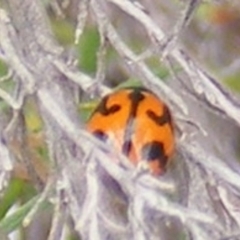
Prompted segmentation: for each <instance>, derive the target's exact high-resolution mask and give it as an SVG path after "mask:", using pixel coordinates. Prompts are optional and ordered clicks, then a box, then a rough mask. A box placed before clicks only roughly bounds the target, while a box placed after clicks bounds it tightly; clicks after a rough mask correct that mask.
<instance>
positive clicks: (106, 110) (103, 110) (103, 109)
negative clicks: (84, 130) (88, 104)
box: [94, 96, 121, 116]
mask: <svg viewBox="0 0 240 240" xmlns="http://www.w3.org/2000/svg"><path fill="white" fill-rule="evenodd" d="M109 97H110V96H106V97H104V98H103V99H102V101H101V102H100V103H99V105H98V106H97V108H96V110H95V112H94V114H95V113H96V112H98V113H100V114H102V115H104V116H108V115H110V114H113V113H116V112H118V111H119V110H120V109H121V106H120V105H119V104H113V105H112V106H110V107H107V102H108V99H109Z"/></svg>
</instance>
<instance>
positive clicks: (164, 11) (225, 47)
mask: <svg viewBox="0 0 240 240" xmlns="http://www.w3.org/2000/svg"><path fill="white" fill-rule="evenodd" d="M43 2H44V4H45V7H46V10H47V14H48V17H49V20H50V23H51V27H52V30H53V33H54V35H55V37H56V39H57V41H58V42H59V44H60V45H62V46H63V47H64V48H65V49H66V52H67V53H69V54H74V56H75V57H76V58H77V60H78V66H79V69H80V70H81V71H83V72H85V73H87V74H89V75H91V76H94V74H95V73H96V69H97V51H98V48H99V45H100V37H99V33H98V30H97V27H96V26H95V24H94V17H93V16H89V19H88V24H87V26H86V28H85V30H84V32H83V34H82V37H81V38H80V41H79V43H77V44H74V34H75V26H76V23H77V14H78V12H77V9H78V8H77V5H78V1H77V0H72V1H69V4H68V5H66V6H62V8H61V10H60V11H59V10H58V9H57V8H56V5H54V4H53V3H54V1H50V0H45V1H43ZM64 2H66V1H56V3H58V6H61V4H63V3H64ZM140 2H141V3H142V5H143V6H145V7H146V11H147V12H148V13H149V14H150V15H151V16H152V17H153V19H154V20H155V21H156V22H157V23H158V24H159V25H160V26H161V27H162V28H163V29H164V30H165V31H166V32H169V29H173V28H174V26H175V24H176V23H177V21H178V19H179V18H178V17H179V16H180V15H181V12H182V9H183V7H184V1H177V0H171V1H159V0H155V1H148V0H142V1H140ZM109 14H110V15H111V17H112V19H113V23H114V25H115V26H116V28H117V29H118V31H119V33H120V34H121V36H122V38H123V39H124V40H125V41H126V42H127V43H128V44H129V46H130V47H131V48H132V49H133V50H134V51H135V52H137V53H140V52H143V51H144V50H145V49H149V48H150V46H149V43H148V41H147V37H146V33H145V32H144V31H143V29H141V27H140V26H138V25H137V23H136V22H134V20H133V19H131V18H130V17H129V16H126V14H124V13H122V12H120V11H119V10H117V9H116V8H113V7H111V8H110V12H109ZM180 44H181V45H182V47H183V48H184V49H185V50H186V51H187V52H188V53H189V54H190V55H191V56H193V58H194V59H196V61H198V62H199V63H200V65H202V66H203V67H204V68H206V69H208V71H209V72H210V73H211V74H213V75H214V76H215V77H216V78H217V79H218V80H219V81H221V82H222V83H224V84H225V85H226V86H228V87H229V88H231V89H232V90H234V91H235V92H236V93H239V92H240V80H239V75H240V58H239V56H240V1H216V2H215V1H214V2H211V1H205V2H204V3H202V4H201V5H200V7H199V8H198V9H197V11H196V12H195V14H194V16H193V19H192V21H191V23H190V24H189V26H188V27H187V28H186V29H185V30H184V31H183V32H182V33H181V37H180ZM147 64H148V65H149V66H150V67H151V69H152V71H153V72H154V73H155V74H156V75H158V76H160V77H161V78H162V79H164V80H165V81H167V80H168V78H169V77H171V76H170V72H169V70H168V68H167V66H165V65H164V63H163V62H161V61H160V60H159V59H157V58H154V57H151V58H149V59H148V60H147ZM7 72H8V69H7V66H6V64H4V63H3V62H2V61H0V77H3V76H4V75H5V74H6V73H7ZM105 84H106V85H108V86H111V87H116V88H118V87H123V86H129V85H130V86H133V85H138V84H139V82H138V80H137V79H135V78H133V77H129V76H128V74H127V72H126V71H125V70H124V68H123V65H122V62H121V61H120V59H119V57H118V56H117V54H116V52H115V51H114V50H113V49H111V47H109V48H108V50H107V66H106V80H105ZM13 86H14V83H13V82H12V81H11V79H10V80H8V81H2V82H0V87H1V88H3V89H5V90H8V91H9V92H12V91H13ZM95 105H96V101H92V100H90V101H89V100H86V101H85V100H84V101H81V102H80V103H79V112H80V116H81V117H82V119H83V120H84V121H85V120H86V119H87V118H88V117H89V115H90V114H91V111H92V109H93V108H94V106H95ZM0 109H1V111H6V112H9V114H11V111H10V109H9V108H8V106H7V105H6V104H5V103H4V102H3V101H2V100H0ZM24 117H25V122H26V127H27V132H28V139H29V146H31V148H32V156H33V159H35V160H34V164H35V167H36V168H38V170H39V169H41V168H43V169H44V170H39V171H40V172H41V171H43V172H44V171H45V172H46V171H47V170H46V169H45V168H46V165H45V163H46V162H47V160H48V153H47V149H46V145H45V143H44V140H43V139H44V136H43V124H42V122H41V118H40V116H39V115H38V111H37V108H36V106H35V105H34V103H32V102H31V101H30V102H28V103H27V104H26V105H25V108H24ZM44 162H45V163H44ZM38 170H37V171H38ZM40 175H41V174H40ZM42 175H44V176H45V177H46V173H43V174H42ZM43 178H44V177H43ZM43 181H44V180H43ZM36 199H37V191H36V190H35V188H34V186H33V184H32V182H31V181H30V178H29V176H27V171H26V169H21V166H20V167H19V169H18V170H17V171H16V173H15V176H13V178H12V180H11V183H10V185H9V186H8V189H7V190H6V192H5V194H4V196H3V197H2V198H1V200H0V229H1V228H2V229H4V230H6V231H7V232H11V231H13V230H14V229H16V228H19V227H20V226H21V222H22V220H23V219H24V217H25V216H26V214H27V213H28V212H29V210H30V209H31V207H32V206H33V204H34V202H35V201H36ZM15 204H21V205H22V206H21V207H20V208H17V210H15V211H13V212H12V210H11V208H12V207H13V206H14V205H15ZM48 207H49V206H48ZM45 209H46V207H45ZM48 209H49V208H48ZM10 210H11V212H12V213H9V211H10ZM25 237H26V236H25ZM22 239H25V238H22ZM69 239H74V237H72V236H69Z"/></svg>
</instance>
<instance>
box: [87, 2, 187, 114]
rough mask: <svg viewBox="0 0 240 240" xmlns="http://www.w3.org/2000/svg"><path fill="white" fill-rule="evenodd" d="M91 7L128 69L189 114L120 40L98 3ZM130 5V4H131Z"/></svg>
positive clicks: (179, 99)
mask: <svg viewBox="0 0 240 240" xmlns="http://www.w3.org/2000/svg"><path fill="white" fill-rule="evenodd" d="M91 3H92V4H91V7H92V9H93V10H94V13H95V15H96V18H97V20H98V22H100V23H99V24H105V29H106V35H107V38H108V39H109V41H110V42H111V44H112V45H113V47H114V48H115V49H116V50H117V52H118V53H119V55H120V56H121V57H122V58H123V59H124V60H125V62H126V64H127V66H128V68H129V69H130V70H131V73H132V74H133V75H137V76H138V77H139V78H140V79H142V80H143V81H144V82H145V83H146V84H147V85H148V86H149V87H150V88H151V89H152V90H153V91H154V92H155V93H156V94H159V92H158V91H156V86H157V87H158V90H159V91H160V92H161V93H162V94H161V95H162V96H164V97H165V98H166V100H168V101H170V102H171V103H172V104H174V106H176V107H177V108H178V109H180V110H181V111H182V112H183V113H185V114H186V113H187V108H186V105H185V104H184V102H183V101H182V99H181V97H179V96H178V95H177V94H176V93H175V92H174V91H172V90H171V89H170V88H169V87H168V86H167V85H166V84H165V83H164V82H163V81H160V79H159V78H158V77H156V76H155V75H154V74H153V73H152V71H151V70H150V69H149V68H148V67H147V66H146V64H145V63H144V62H143V61H139V57H138V56H137V55H135V54H134V53H133V52H132V51H131V50H130V48H129V47H128V46H127V45H126V44H125V43H124V41H123V40H122V39H121V38H120V36H119V35H118V33H117V31H116V30H115V28H114V27H113V25H112V24H111V23H110V21H109V20H108V18H107V15H106V14H105V12H104V9H102V7H101V5H100V4H99V2H98V1H95V0H92V1H91ZM129 3H130V2H129Z"/></svg>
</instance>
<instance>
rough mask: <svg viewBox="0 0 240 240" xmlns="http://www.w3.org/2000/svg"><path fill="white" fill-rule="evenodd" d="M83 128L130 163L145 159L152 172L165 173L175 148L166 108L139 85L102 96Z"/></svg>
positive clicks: (155, 173)
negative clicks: (109, 143)
mask: <svg viewBox="0 0 240 240" xmlns="http://www.w3.org/2000/svg"><path fill="white" fill-rule="evenodd" d="M87 129H88V130H89V131H90V132H92V133H93V134H94V135H95V136H96V137H98V138H99V139H101V140H103V141H110V142H111V143H112V144H113V146H114V147H115V148H116V150H117V151H120V152H122V153H123V154H124V155H125V156H127V157H128V158H129V159H130V161H131V162H132V163H133V164H134V165H137V164H139V162H142V161H145V162H147V166H148V168H149V170H150V172H151V173H153V174H154V175H159V174H162V173H164V172H165V170H166V166H167V164H168V162H169V157H171V156H172V154H173V152H174V148H175V137H174V129H173V122H172V117H171V114H170V111H169V109H168V107H167V106H166V105H165V103H163V102H162V101H161V100H160V99H159V98H158V97H157V96H156V95H155V94H153V93H152V92H151V91H149V90H147V89H145V88H142V87H137V88H124V89H121V90H118V91H116V92H113V93H111V94H109V95H107V96H105V97H104V98H103V99H102V100H101V102H100V103H99V105H98V106H97V108H96V109H95V111H94V112H93V114H92V116H91V117H90V119H89V121H88V123H87Z"/></svg>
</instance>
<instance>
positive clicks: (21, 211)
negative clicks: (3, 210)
mask: <svg viewBox="0 0 240 240" xmlns="http://www.w3.org/2000/svg"><path fill="white" fill-rule="evenodd" d="M38 197H39V196H35V197H33V198H32V199H31V200H29V201H28V202H27V203H25V204H24V205H22V206H21V207H19V208H18V209H17V210H16V211H15V212H14V213H12V214H11V215H9V216H7V217H5V218H4V219H2V220H1V221H0V229H2V230H3V231H4V232H6V233H10V232H12V231H14V230H15V229H17V228H18V227H19V226H20V225H21V224H22V221H23V219H24V218H25V217H26V216H27V214H28V212H29V211H30V210H31V209H32V207H33V206H34V204H35V203H36V201H37V199H38Z"/></svg>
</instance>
